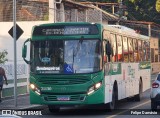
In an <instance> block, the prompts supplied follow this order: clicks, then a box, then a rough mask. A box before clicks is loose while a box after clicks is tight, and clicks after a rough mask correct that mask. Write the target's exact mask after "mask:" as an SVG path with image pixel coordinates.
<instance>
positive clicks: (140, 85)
mask: <svg viewBox="0 0 160 118" xmlns="http://www.w3.org/2000/svg"><path fill="white" fill-rule="evenodd" d="M141 98H142V80H141V79H140V81H139V93H138V94H137V95H135V96H134V100H135V101H141Z"/></svg>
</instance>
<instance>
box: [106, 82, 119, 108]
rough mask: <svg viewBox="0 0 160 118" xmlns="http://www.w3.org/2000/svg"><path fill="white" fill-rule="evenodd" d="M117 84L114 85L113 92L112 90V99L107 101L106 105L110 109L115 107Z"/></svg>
mask: <svg viewBox="0 0 160 118" xmlns="http://www.w3.org/2000/svg"><path fill="white" fill-rule="evenodd" d="M117 95H118V94H117V86H116V85H114V87H113V92H112V101H111V102H109V103H107V105H106V107H107V110H108V111H113V110H114V109H115V104H116V100H117Z"/></svg>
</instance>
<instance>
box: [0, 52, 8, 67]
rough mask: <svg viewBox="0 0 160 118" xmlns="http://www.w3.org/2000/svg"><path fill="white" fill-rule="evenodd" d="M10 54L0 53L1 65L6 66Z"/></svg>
mask: <svg viewBox="0 0 160 118" xmlns="http://www.w3.org/2000/svg"><path fill="white" fill-rule="evenodd" d="M7 54H8V52H7V51H6V50H4V51H2V52H0V64H4V63H5V62H6V61H8V59H7V58H6V56H7Z"/></svg>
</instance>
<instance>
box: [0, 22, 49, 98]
mask: <svg viewBox="0 0 160 118" xmlns="http://www.w3.org/2000/svg"><path fill="white" fill-rule="evenodd" d="M43 23H49V22H48V21H45V22H44V21H43V22H42V21H38V22H33V21H32V22H17V24H18V25H19V26H20V27H21V29H23V31H24V33H23V34H22V35H21V37H20V38H19V39H18V40H17V41H16V44H17V79H18V81H17V86H18V87H17V91H18V94H25V93H27V92H28V90H27V84H28V77H29V68H28V65H27V64H26V63H25V62H24V61H23V59H22V46H23V43H24V41H25V40H26V39H27V38H30V37H31V30H32V27H33V26H34V25H38V24H43ZM12 26H13V22H0V27H1V28H0V51H3V50H7V52H8V55H7V58H8V62H6V63H5V64H3V65H0V66H2V67H3V68H4V69H5V70H6V76H7V78H8V83H9V84H8V85H7V86H6V85H4V90H3V93H2V94H3V95H2V96H3V97H8V96H12V95H13V93H14V92H13V90H14V89H13V87H14V84H13V83H14V78H13V69H14V65H13V61H14V60H13V59H14V45H13V44H14V41H13V38H12V37H11V36H10V35H9V33H8V31H9V30H10V29H11V27H12Z"/></svg>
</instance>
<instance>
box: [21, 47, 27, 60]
mask: <svg viewBox="0 0 160 118" xmlns="http://www.w3.org/2000/svg"><path fill="white" fill-rule="evenodd" d="M26 56H27V46H26V45H24V46H23V48H22V57H23V58H26Z"/></svg>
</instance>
